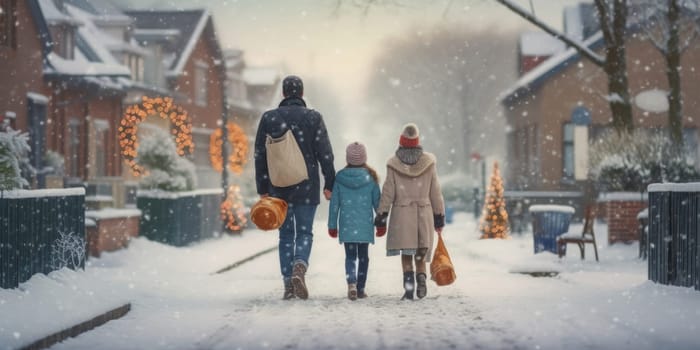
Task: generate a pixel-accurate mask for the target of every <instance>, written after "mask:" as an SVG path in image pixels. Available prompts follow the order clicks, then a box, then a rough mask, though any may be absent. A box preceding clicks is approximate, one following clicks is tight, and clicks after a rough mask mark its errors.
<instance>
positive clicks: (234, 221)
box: [221, 185, 248, 233]
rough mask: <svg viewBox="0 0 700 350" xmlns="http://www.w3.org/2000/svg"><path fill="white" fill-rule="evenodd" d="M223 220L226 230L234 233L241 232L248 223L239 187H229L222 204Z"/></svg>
mask: <svg viewBox="0 0 700 350" xmlns="http://www.w3.org/2000/svg"><path fill="white" fill-rule="evenodd" d="M221 220H223V222H224V224H225V226H226V229H227V230H229V231H230V232H233V233H239V232H241V231H242V230H243V228H244V227H245V225H246V223H247V222H248V219H246V215H245V209H244V207H243V200H242V197H241V188H240V187H239V186H236V185H231V186H229V187H228V190H227V191H226V200H224V201H223V202H222V203H221Z"/></svg>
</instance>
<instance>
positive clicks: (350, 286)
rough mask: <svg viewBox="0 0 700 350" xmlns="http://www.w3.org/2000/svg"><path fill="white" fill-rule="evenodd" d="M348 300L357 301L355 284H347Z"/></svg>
mask: <svg viewBox="0 0 700 350" xmlns="http://www.w3.org/2000/svg"><path fill="white" fill-rule="evenodd" d="M348 299H350V300H357V284H355V283H348Z"/></svg>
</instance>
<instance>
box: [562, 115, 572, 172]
mask: <svg viewBox="0 0 700 350" xmlns="http://www.w3.org/2000/svg"><path fill="white" fill-rule="evenodd" d="M563 148H564V149H563V152H562V163H563V176H564V178H566V179H571V178H573V177H574V124H572V123H567V124H564V137H563Z"/></svg>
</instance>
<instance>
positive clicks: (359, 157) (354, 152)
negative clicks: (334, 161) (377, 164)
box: [345, 142, 367, 166]
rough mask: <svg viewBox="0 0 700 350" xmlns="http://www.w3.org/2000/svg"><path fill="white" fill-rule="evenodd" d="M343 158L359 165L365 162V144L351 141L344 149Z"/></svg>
mask: <svg viewBox="0 0 700 350" xmlns="http://www.w3.org/2000/svg"><path fill="white" fill-rule="evenodd" d="M345 159H346V160H347V161H348V164H350V165H355V166H360V165H362V164H365V163H367V150H365V145H363V144H361V143H359V142H353V143H351V144H349V145H348V147H347V148H346V149H345Z"/></svg>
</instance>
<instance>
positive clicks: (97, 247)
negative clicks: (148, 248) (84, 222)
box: [86, 216, 141, 257]
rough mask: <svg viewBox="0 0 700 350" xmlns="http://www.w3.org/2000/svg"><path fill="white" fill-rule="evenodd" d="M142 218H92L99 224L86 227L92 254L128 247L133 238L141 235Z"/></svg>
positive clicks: (96, 254)
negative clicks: (140, 221) (140, 224)
mask: <svg viewBox="0 0 700 350" xmlns="http://www.w3.org/2000/svg"><path fill="white" fill-rule="evenodd" d="M140 218H141V217H140V216H130V217H111V218H103V219H96V218H92V219H93V220H94V221H95V222H96V223H97V225H96V226H89V227H87V228H86V230H87V237H88V250H89V252H90V255H91V256H95V257H99V256H100V254H102V252H111V251H115V250H119V249H122V248H126V247H127V246H128V245H129V241H130V240H131V238H133V237H137V236H138V235H139V220H140Z"/></svg>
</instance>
